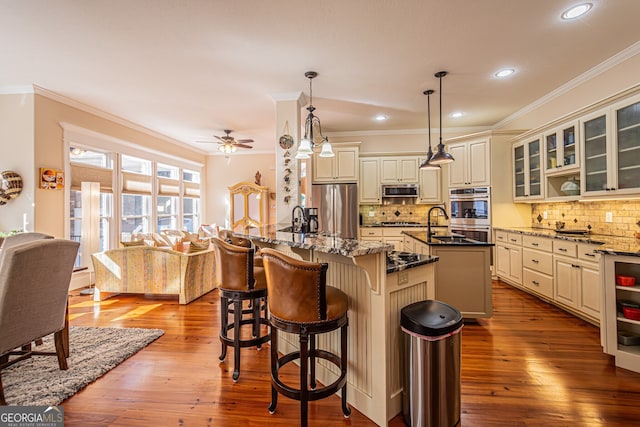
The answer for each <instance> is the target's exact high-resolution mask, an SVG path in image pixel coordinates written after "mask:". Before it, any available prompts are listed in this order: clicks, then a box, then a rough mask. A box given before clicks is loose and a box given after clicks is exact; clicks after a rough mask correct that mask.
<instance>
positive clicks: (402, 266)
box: [387, 251, 438, 274]
mask: <svg viewBox="0 0 640 427" xmlns="http://www.w3.org/2000/svg"><path fill="white" fill-rule="evenodd" d="M436 261H438V257H437V256H432V255H422V254H414V253H411V252H401V251H390V252H387V274H390V273H395V272H396V271H402V270H407V269H410V268H414V267H419V266H421V265H425V264H431V263H432V262H436Z"/></svg>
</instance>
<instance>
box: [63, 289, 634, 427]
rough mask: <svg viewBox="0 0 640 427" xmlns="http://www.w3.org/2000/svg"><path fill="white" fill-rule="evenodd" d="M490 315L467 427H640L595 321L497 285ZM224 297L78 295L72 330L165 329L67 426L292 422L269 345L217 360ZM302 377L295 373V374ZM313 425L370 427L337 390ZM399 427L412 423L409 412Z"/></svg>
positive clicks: (467, 348) (76, 402) (74, 412)
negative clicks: (235, 368) (273, 392)
mask: <svg viewBox="0 0 640 427" xmlns="http://www.w3.org/2000/svg"><path fill="white" fill-rule="evenodd" d="M493 290H494V293H493V301H494V312H493V317H492V318H491V319H483V320H480V321H479V322H478V323H469V324H466V325H465V326H464V328H463V330H462V374H461V380H462V393H461V402H462V418H461V424H462V425H463V426H464V427H470V426H483V427H485V426H599V425H602V426H605V425H606V426H630V425H640V374H637V373H634V372H631V371H627V370H624V369H620V368H616V367H615V365H614V362H613V359H612V358H611V357H610V356H608V355H605V354H603V353H602V349H601V347H600V338H599V330H598V328H596V327H594V326H592V325H590V324H588V323H586V322H584V321H582V320H580V319H577V318H575V317H573V316H571V315H569V314H566V313H565V312H563V311H562V310H560V309H557V308H555V307H553V306H552V305H549V304H546V303H544V302H541V301H539V300H538V299H536V298H533V297H531V296H529V295H527V294H525V293H523V292H521V291H518V290H515V289H513V288H511V287H510V286H508V285H505V284H503V283H499V282H494V284H493ZM218 306H219V298H218V293H217V291H213V292H210V293H209V294H207V295H205V296H204V297H202V298H200V299H198V300H196V301H194V302H192V303H191V304H189V305H179V304H178V301H177V298H173V297H151V296H147V297H145V296H133V295H117V296H114V297H112V298H111V299H108V300H105V301H102V302H100V303H94V302H93V301H92V300H91V297H90V296H80V295H78V292H74V294H73V296H72V297H71V299H70V315H71V325H72V326H105V327H141V328H161V329H164V330H165V334H164V335H163V336H162V337H160V338H159V339H158V340H157V341H155V342H154V343H152V344H151V345H149V346H148V347H146V348H145V349H143V350H142V351H140V352H138V353H137V354H135V355H134V356H132V357H131V358H130V359H128V360H126V361H125V362H123V363H122V364H120V365H119V366H117V367H116V368H114V369H113V370H111V371H109V372H108V373H107V374H106V375H104V376H103V377H101V378H100V379H98V380H97V381H96V382H94V383H92V384H90V385H89V386H88V387H86V388H85V389H84V390H82V391H80V392H79V393H77V394H76V395H75V396H72V397H71V398H69V399H68V400H66V401H65V402H64V403H63V406H64V410H65V426H67V427H72V426H82V427H87V426H145V427H146V426H198V427H199V426H238V425H243V426H292V425H293V426H294V425H297V424H298V416H299V404H298V402H296V401H292V400H290V399H287V398H285V397H282V396H280V398H279V401H278V408H277V412H276V413H275V414H274V415H270V414H269V412H268V411H267V406H268V405H269V402H270V375H269V345H268V344H267V345H265V346H264V347H263V349H262V350H261V351H258V350H256V349H243V350H242V367H241V374H240V381H239V382H237V383H234V382H233V381H232V380H231V374H232V366H231V365H232V363H233V349H229V352H228V354H227V360H226V361H225V362H224V363H220V362H219V361H218V356H219V354H220V341H219V339H218V327H219V324H220V320H219V311H218ZM291 375H293V373H292V374H291ZM309 425H310V426H324V427H326V426H341V425H342V426H373V425H375V424H374V423H373V422H371V421H370V420H368V419H367V418H366V417H364V416H363V415H362V414H360V413H359V412H358V411H356V410H353V411H352V415H351V418H350V419H348V420H345V419H344V418H343V416H342V412H341V410H340V399H339V398H338V397H337V396H332V397H330V398H327V399H324V400H321V401H318V402H313V403H310V406H309ZM390 425H391V426H403V425H404V423H403V421H402V417H401V416H397V417H395V418H394V419H393V420H392V421H391V423H390Z"/></svg>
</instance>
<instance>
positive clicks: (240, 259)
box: [211, 237, 255, 291]
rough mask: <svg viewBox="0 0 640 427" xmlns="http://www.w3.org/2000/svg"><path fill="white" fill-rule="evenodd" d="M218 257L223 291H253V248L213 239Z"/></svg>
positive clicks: (219, 280)
mask: <svg viewBox="0 0 640 427" xmlns="http://www.w3.org/2000/svg"><path fill="white" fill-rule="evenodd" d="M211 243H213V248H214V249H215V254H216V255H215V256H216V274H217V275H218V277H217V279H218V283H219V284H220V285H219V287H220V288H221V289H228V290H238V291H242V290H245V291H246V290H251V289H253V288H254V285H255V278H254V275H253V255H254V251H255V250H254V249H253V248H245V247H243V246H235V245H232V244H229V243H227V242H225V241H224V240H222V239H219V238H217V237H212V238H211Z"/></svg>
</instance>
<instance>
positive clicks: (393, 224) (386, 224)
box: [360, 221, 449, 228]
mask: <svg viewBox="0 0 640 427" xmlns="http://www.w3.org/2000/svg"><path fill="white" fill-rule="evenodd" d="M360 227H406V228H411V227H424V228H427V223H426V222H425V223H419V224H406V223H403V222H402V221H399V222H392V221H389V222H384V223H383V222H364V223H362V224H360ZM431 228H449V226H448V225H432V226H431Z"/></svg>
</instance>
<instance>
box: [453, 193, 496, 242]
mask: <svg viewBox="0 0 640 427" xmlns="http://www.w3.org/2000/svg"><path fill="white" fill-rule="evenodd" d="M449 212H450V214H449V215H450V220H449V224H450V228H451V231H452V232H454V233H458V234H462V235H464V236H465V237H467V238H469V239H474V240H479V241H481V242H490V241H491V189H490V188H489V187H474V188H452V189H450V190H449Z"/></svg>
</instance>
